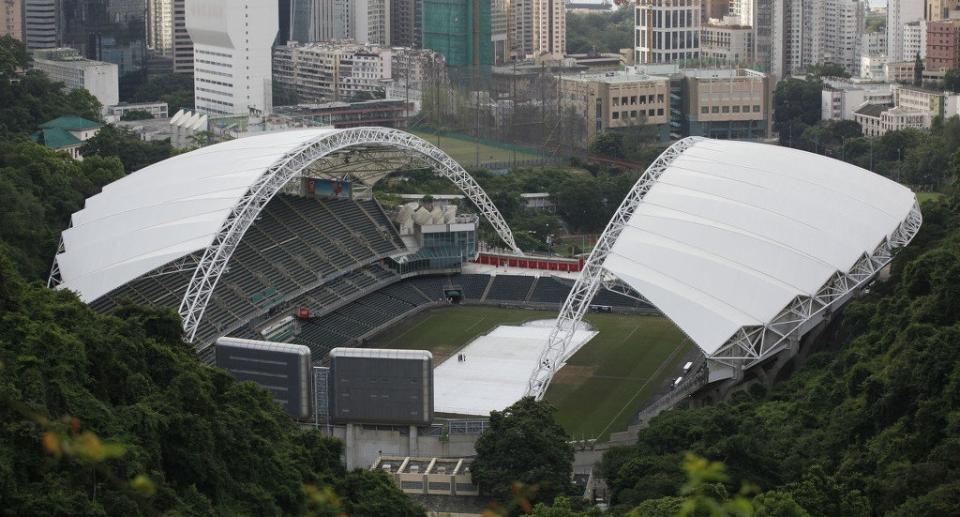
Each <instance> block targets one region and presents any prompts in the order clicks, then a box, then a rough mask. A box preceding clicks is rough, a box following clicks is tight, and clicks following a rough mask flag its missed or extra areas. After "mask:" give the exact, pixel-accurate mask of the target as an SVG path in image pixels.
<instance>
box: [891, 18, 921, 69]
mask: <svg viewBox="0 0 960 517" xmlns="http://www.w3.org/2000/svg"><path fill="white" fill-rule="evenodd" d="M901 35H902V37H903V59H898V61H913V60H914V59H916V58H917V55H919V56H920V59H926V57H927V22H926V21H924V20H917V21H913V22H910V23H905V24H904V25H903V32H902V33H901Z"/></svg>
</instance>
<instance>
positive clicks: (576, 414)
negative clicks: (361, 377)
mask: <svg viewBox="0 0 960 517" xmlns="http://www.w3.org/2000/svg"><path fill="white" fill-rule="evenodd" d="M556 316H557V314H556V313H555V312H541V311H529V310H524V309H504V308H499V307H484V306H469V305H468V306H451V307H441V308H438V309H433V310H430V311H427V312H424V313H421V314H419V315H417V316H415V317H413V318H410V320H408V321H406V322H404V323H402V324H400V325H398V326H396V327H393V328H392V329H390V330H389V331H387V332H386V333H384V334H381V335H380V336H377V337H376V338H374V339H373V340H372V341H371V342H370V343H369V344H368V345H367V346H370V347H373V348H408V349H424V350H430V351H431V352H433V354H434V361H435V363H436V364H439V363H440V362H442V361H443V360H444V359H446V358H447V357H449V356H451V355H452V354H455V353H456V351H457V350H459V349H460V347H462V346H464V345H466V344H468V343H469V342H470V341H473V339H474V338H476V337H478V336H480V335H483V334H486V333H487V332H489V331H491V330H493V329H494V328H496V327H497V326H499V325H517V324H521V323H523V322H526V321H531V320H538V319H548V318H555V317H556ZM587 321H589V322H590V323H591V324H592V325H593V326H594V328H595V329H596V330H598V331H599V334H598V335H597V336H596V337H595V338H593V340H591V341H590V342H589V343H587V345H586V346H584V347H583V348H582V349H580V351H578V352H577V353H576V354H575V355H574V356H573V357H572V358H570V360H569V361H568V362H567V365H566V366H565V367H564V368H563V369H562V370H560V372H559V373H558V374H557V376H556V377H555V378H554V380H553V383H552V384H551V385H550V389H549V391H548V392H547V396H546V400H547V401H549V402H550V403H552V404H553V405H554V406H556V407H557V414H556V417H557V420H558V421H559V422H560V423H561V424H562V425H563V426H564V427H565V428H566V429H567V431H568V432H569V433H570V435H571V437H573V438H576V439H582V438H599V439H601V440H603V439H606V438H607V437H608V436H609V435H610V433H611V432H617V431H622V430H624V429H626V426H627V424H628V423H629V421H630V419H631V418H632V417H633V415H634V414H636V412H637V411H638V410H639V409H640V407H641V406H642V405H643V403H644V402H646V401H647V399H649V398H650V396H651V395H653V394H654V393H655V392H656V391H657V390H658V389H659V388H660V387H661V386H662V385H663V383H664V382H665V381H666V379H667V378H668V377H670V376H672V375H674V374H675V373H676V371H677V370H678V369H679V365H680V363H681V362H682V360H683V356H684V354H685V353H686V351H687V347H688V346H689V344H687V343H686V341H685V340H684V339H683V335H682V334H681V333H680V331H679V330H678V329H677V328H676V327H675V326H674V325H673V323H671V322H670V321H669V320H667V319H666V318H663V317H659V316H640V315H625V314H590V315H588V316H587Z"/></svg>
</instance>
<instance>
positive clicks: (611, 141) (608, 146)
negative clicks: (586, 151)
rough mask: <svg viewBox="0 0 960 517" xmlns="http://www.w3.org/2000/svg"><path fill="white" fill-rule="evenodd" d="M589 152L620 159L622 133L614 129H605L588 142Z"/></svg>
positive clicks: (621, 156)
mask: <svg viewBox="0 0 960 517" xmlns="http://www.w3.org/2000/svg"><path fill="white" fill-rule="evenodd" d="M590 154H595V155H597V156H602V157H604V158H612V159H615V160H622V159H623V158H624V155H623V134H621V133H617V132H614V131H605V132H603V133H600V134H598V135H597V136H595V137H594V138H593V142H590Z"/></svg>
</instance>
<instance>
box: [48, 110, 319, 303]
mask: <svg viewBox="0 0 960 517" xmlns="http://www.w3.org/2000/svg"><path fill="white" fill-rule="evenodd" d="M334 131H336V130H334V129H309V130H297V131H287V132H282V133H271V134H265V135H261V136H254V137H249V138H241V139H237V140H232V141H229V142H225V143H222V144H217V145H213V146H209V147H204V148H202V149H198V150H196V151H192V152H189V153H186V154H182V155H179V156H175V157H173V158H170V159H168V160H164V161H162V162H159V163H156V164H154V165H151V166H149V167H146V168H144V169H141V170H139V171H137V172H135V173H133V174H130V175H128V176H126V177H125V178H122V179H120V180H118V181H115V182H113V183H111V184H109V185H107V186H106V187H104V189H103V191H102V192H101V193H100V194H98V195H96V196H93V197H91V198H89V199H87V202H86V205H85V207H84V209H83V210H81V211H79V212H77V213H75V214H73V218H72V227H71V228H69V229H68V230H66V231H64V232H63V245H64V252H63V253H60V254H59V255H57V264H58V266H59V268H60V277H61V279H62V283H61V284H60V287H61V288H66V289H71V290H73V291H76V292H77V293H78V294H79V295H80V298H81V299H82V300H84V301H86V302H91V301H93V300H96V299H97V298H99V297H100V296H103V295H104V294H107V293H109V292H110V291H112V290H113V289H115V288H117V287H120V286H122V285H124V284H125V283H127V282H129V281H131V280H134V279H136V278H137V277H139V276H141V275H143V274H145V273H148V272H150V271H152V270H154V269H156V268H158V267H160V266H162V265H164V264H167V263H169V262H171V261H173V260H176V259H178V258H181V257H184V256H186V255H189V254H190V253H193V252H195V251H199V250H204V249H206V248H207V247H208V246H210V244H211V243H212V242H213V238H214V236H215V235H216V234H217V232H218V231H219V230H220V228H221V226H222V225H223V223H224V221H225V220H226V218H227V216H228V215H229V213H230V211H231V209H232V208H233V207H234V205H236V203H237V202H238V201H239V200H240V198H241V197H242V196H243V195H244V193H246V191H247V190H248V189H249V188H250V186H251V185H253V184H254V183H256V181H257V180H258V179H259V178H260V177H261V176H262V175H263V174H264V173H266V172H267V170H268V169H269V168H270V167H271V166H272V165H274V164H275V163H277V162H278V161H280V160H281V159H282V158H283V157H284V156H285V155H286V154H287V153H289V152H291V151H294V150H296V149H297V148H299V147H300V146H302V145H304V144H306V143H307V142H309V141H310V140H313V139H316V138H318V137H321V136H323V135H325V134H329V133H332V132H334Z"/></svg>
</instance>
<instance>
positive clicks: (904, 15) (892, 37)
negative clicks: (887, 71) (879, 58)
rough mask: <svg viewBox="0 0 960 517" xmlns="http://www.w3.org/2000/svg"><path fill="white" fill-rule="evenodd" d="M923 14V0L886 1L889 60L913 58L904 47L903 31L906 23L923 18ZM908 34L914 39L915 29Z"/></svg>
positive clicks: (904, 36) (904, 35)
mask: <svg viewBox="0 0 960 517" xmlns="http://www.w3.org/2000/svg"><path fill="white" fill-rule="evenodd" d="M925 14H926V12H925V9H924V0H888V1H887V58H888V59H889V60H890V61H891V62H896V61H907V60H912V59H914V58H915V55H910V54H911V53H910V52H909V51H907V50H906V49H905V48H904V45H905V44H906V43H905V41H904V40H905V38H906V37H907V36H908V35H906V34H904V31H905V30H907V29H906V25H907V24H910V23H912V22H919V21H921V20H923V19H924V16H925ZM920 25H923V24H920ZM909 36H910V37H912V38H914V39H916V31H911V34H910V35H909Z"/></svg>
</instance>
